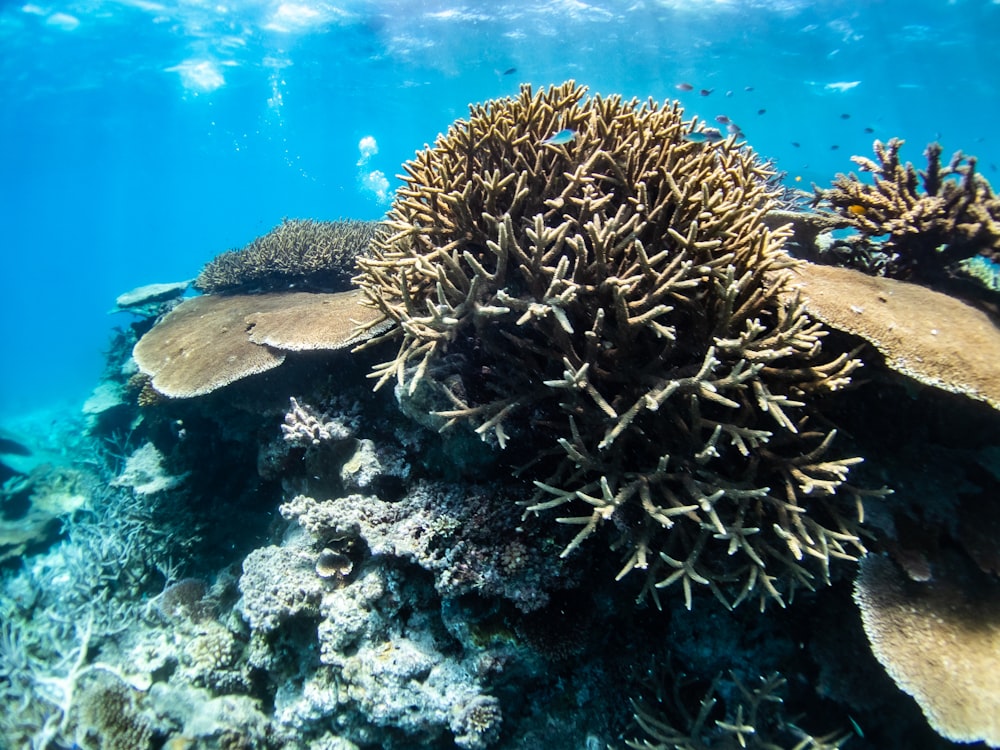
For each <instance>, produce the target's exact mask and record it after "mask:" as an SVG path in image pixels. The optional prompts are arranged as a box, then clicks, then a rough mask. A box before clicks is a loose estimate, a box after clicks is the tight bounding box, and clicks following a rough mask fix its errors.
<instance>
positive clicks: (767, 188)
mask: <svg viewBox="0 0 1000 750" xmlns="http://www.w3.org/2000/svg"><path fill="white" fill-rule="evenodd" d="M585 94H586V90H585V89H584V88H582V87H579V86H576V85H575V84H574V83H572V82H570V83H566V84H563V85H561V86H554V87H551V88H549V89H546V90H543V91H540V92H537V93H536V92H534V91H533V90H532V89H531V88H530V87H528V86H524V87H522V89H521V93H520V95H519V96H518V97H516V98H513V99H500V100H495V101H491V102H487V103H486V104H482V105H475V106H473V107H472V108H471V113H470V117H469V119H468V120H460V121H458V122H456V123H455V124H453V125H452V127H451V128H450V129H449V130H448V132H447V133H446V134H445V135H443V136H441V137H439V139H438V140H437V142H436V143H435V145H434V146H432V147H429V148H427V149H425V150H423V151H421V152H420V153H418V154H417V156H416V158H415V159H414V160H412V161H411V162H409V163H407V164H406V165H404V171H405V172H406V174H405V176H404V184H403V186H402V187H401V188H400V189H399V191H398V192H397V197H396V199H395V201H394V203H393V206H392V209H391V211H390V212H389V215H388V217H387V221H386V231H385V232H382V233H380V234H379V235H378V236H377V237H376V238H375V240H374V241H373V244H372V248H371V253H370V254H369V255H366V256H364V257H362V258H360V259H359V266H360V267H361V273H360V275H359V276H358V277H357V279H356V281H357V283H358V284H359V285H360V286H361V288H362V289H363V290H364V293H365V295H366V297H367V299H368V302H369V304H371V305H372V306H373V307H375V308H376V309H377V310H378V311H379V312H380V313H381V315H382V316H383V318H384V319H385V320H388V321H390V322H391V323H393V324H394V327H393V328H392V329H391V330H390V331H388V332H387V333H384V334H382V335H381V336H379V337H378V338H376V339H374V340H373V341H377V342H382V341H394V342H397V343H398V352H397V354H396V356H395V357H393V358H392V359H389V360H388V361H386V362H384V363H383V364H382V365H381V366H379V367H377V368H376V369H375V371H374V373H373V376H374V377H375V378H376V379H377V386H381V385H384V384H385V383H387V382H390V381H395V382H396V383H397V384H398V387H399V388H400V389H401V390H402V391H404V393H405V394H408V395H410V396H413V395H414V394H415V393H417V392H418V391H419V390H420V389H421V388H428V387H429V388H431V390H432V391H433V394H434V396H435V397H436V406H432V407H431V408H432V409H433V410H434V411H435V412H436V413H437V415H438V416H439V417H441V418H443V421H444V427H445V428H448V427H451V426H455V425H458V424H468V425H471V426H472V427H473V428H474V429H475V430H476V432H477V433H479V434H480V435H481V436H483V437H484V438H487V439H489V440H492V441H494V442H495V443H496V444H497V445H499V446H501V447H504V446H506V445H507V444H508V442H510V441H509V440H508V438H509V437H510V436H511V435H515V434H516V435H517V436H518V438H519V439H518V441H517V442H518V443H519V444H521V445H522V448H523V446H524V445H530V446H532V448H529V449H528V450H527V451H526V452H527V453H533V454H534V456H535V457H536V458H540V460H539V463H538V464H537V465H535V466H534V467H532V468H531V472H532V473H531V474H530V475H531V476H533V477H535V478H537V480H538V481H537V487H538V489H539V492H538V495H537V496H536V498H535V501H534V502H533V503H532V504H531V508H530V509H531V510H532V511H535V512H543V511H549V510H553V509H558V510H559V511H560V512H562V513H564V516H563V517H562V518H559V519H558V520H559V521H560V522H561V523H564V524H570V525H571V526H575V527H577V528H578V530H579V533H578V534H577V535H576V537H575V538H573V539H572V540H571V541H570V542H569V544H568V546H567V547H566V549H565V550H564V553H563V554H564V555H567V554H570V553H571V552H573V551H574V550H576V549H577V548H579V547H580V545H581V543H582V542H583V541H584V540H585V539H586V538H587V537H588V536H589V535H590V534H591V533H592V532H594V531H595V530H596V529H598V528H599V527H602V526H605V525H606V526H609V527H611V530H612V533H613V542H612V545H613V547H614V548H615V549H617V550H620V551H621V552H622V554H623V557H624V562H623V567H622V569H621V573H620V575H622V576H623V575H625V574H626V573H628V572H629V571H631V570H633V569H648V571H649V584H650V586H654V587H657V588H662V587H665V586H667V585H670V584H672V583H674V582H678V583H679V584H680V585H681V586H682V587H683V589H684V592H685V598H686V600H687V602H688V604H690V602H691V596H692V594H691V591H692V588H693V587H695V586H706V587H707V588H709V589H711V590H712V591H713V592H714V593H715V594H716V595H717V596H718V597H719V598H720V599H722V600H723V601H725V602H726V603H727V604H732V603H733V602H734V601H735V602H738V601H742V600H744V599H746V598H747V597H750V596H760V597H761V599H762V601H763V600H764V599H766V598H773V599H776V600H779V601H783V594H782V593H781V588H782V586H783V585H792V586H794V585H806V586H810V585H812V582H813V581H814V580H815V577H816V576H817V575H818V577H819V578H820V579H826V577H827V566H828V564H829V561H830V559H831V557H846V558H850V557H852V556H853V555H854V554H856V553H857V552H858V551H860V550H862V549H863V548H862V547H861V544H860V541H859V539H858V537H857V535H856V533H855V525H856V521H857V514H856V510H855V506H856V502H855V501H856V500H857V498H856V497H855V496H854V495H853V493H852V491H851V489H850V488H849V487H848V485H847V484H846V479H847V475H848V472H849V468H850V466H851V465H853V464H854V463H856V462H857V461H858V460H860V459H855V458H840V457H837V456H835V455H834V454H835V449H834V448H833V443H834V438H835V433H834V432H832V431H824V430H817V429H815V428H813V427H811V426H810V422H809V420H808V416H809V412H810V404H811V403H812V402H813V399H814V397H815V396H817V395H820V394H824V393H829V392H830V391H834V390H837V389H838V388H841V387H842V386H844V385H845V384H847V383H848V382H849V379H850V374H851V372H852V371H853V370H854V369H855V367H856V366H857V362H856V361H854V360H852V359H851V357H850V356H848V355H846V354H844V353H840V354H838V353H831V354H826V353H825V352H823V351H822V346H821V342H822V339H823V337H824V335H825V331H824V329H823V326H822V325H821V324H819V323H818V322H816V321H814V320H812V319H811V318H810V317H809V316H808V315H807V314H806V313H805V311H804V309H803V308H802V306H801V305H800V304H798V303H796V302H794V301H793V302H791V303H786V302H784V301H783V295H784V292H785V291H786V289H787V275H785V274H783V273H782V271H784V270H786V269H788V268H790V267H791V266H792V265H793V264H794V261H793V260H792V259H791V258H790V257H789V256H788V255H787V254H786V253H785V252H784V251H783V249H782V243H783V241H784V239H785V237H786V233H785V230H781V229H779V230H774V231H772V230H770V229H769V228H768V227H767V226H766V224H765V222H764V217H765V215H766V213H767V211H768V210H769V209H770V208H772V207H773V204H774V198H775V191H774V190H773V188H772V182H771V177H772V175H773V173H772V172H771V170H770V169H769V166H768V165H767V164H765V163H763V162H762V161H761V160H760V159H758V158H757V156H756V155H755V154H754V153H753V152H752V151H751V150H749V149H747V148H743V147H741V146H739V145H737V143H736V141H735V139H733V138H730V139H727V140H725V141H723V142H720V143H709V142H697V141H698V140H699V139H694V138H689V137H688V136H689V135H690V134H691V133H695V132H699V129H700V125H699V123H698V122H697V120H685V119H684V116H683V110H682V109H681V108H680V106H679V105H678V104H677V103H676V102H674V103H670V102H668V103H667V104H665V105H662V106H661V105H658V104H656V103H655V102H652V101H649V102H645V103H640V102H638V101H636V100H632V101H623V100H622V99H621V98H620V97H608V98H602V97H599V96H595V97H593V98H590V99H587V98H585ZM563 130H568V131H571V132H572V133H573V138H572V139H571V140H565V139H559V140H552V139H550V136H551V135H552V134H553V133H556V132H561V131H563ZM428 400H429V401H433V399H428ZM529 420H530V425H529V424H528V421H529ZM521 438H524V439H523V440H522V439H521ZM844 499H846V500H847V502H846V504H845V503H844V502H841V501H842V500H844ZM807 559H810V560H812V561H814V562H815V563H816V568H815V569H814V570H813V571H810V570H808V569H807V566H806V565H805V564H804V563H805V561H806V560H807ZM782 581H784V584H783V583H782ZM723 589H726V590H727V591H723Z"/></svg>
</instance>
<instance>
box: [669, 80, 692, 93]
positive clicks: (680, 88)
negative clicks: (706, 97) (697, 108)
mask: <svg viewBox="0 0 1000 750" xmlns="http://www.w3.org/2000/svg"><path fill="white" fill-rule="evenodd" d="M674 88H676V89H677V90H678V91H693V90H694V86H692V85H691V84H690V83H686V82H681V83H678V84H677V85H676V86H675V87H674Z"/></svg>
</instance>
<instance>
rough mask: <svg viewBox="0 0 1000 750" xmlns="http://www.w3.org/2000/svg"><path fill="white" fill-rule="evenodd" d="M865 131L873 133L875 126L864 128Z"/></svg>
mask: <svg viewBox="0 0 1000 750" xmlns="http://www.w3.org/2000/svg"><path fill="white" fill-rule="evenodd" d="M865 132H866V133H874V132H875V128H865Z"/></svg>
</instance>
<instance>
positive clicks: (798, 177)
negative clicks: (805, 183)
mask: <svg viewBox="0 0 1000 750" xmlns="http://www.w3.org/2000/svg"><path fill="white" fill-rule="evenodd" d="M795 181H796V182H802V175H800V174H797V175H795Z"/></svg>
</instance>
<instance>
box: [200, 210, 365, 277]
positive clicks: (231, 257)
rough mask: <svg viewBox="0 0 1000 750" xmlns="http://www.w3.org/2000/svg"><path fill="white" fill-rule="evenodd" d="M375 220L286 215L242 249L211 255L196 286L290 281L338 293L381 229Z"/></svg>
mask: <svg viewBox="0 0 1000 750" xmlns="http://www.w3.org/2000/svg"><path fill="white" fill-rule="evenodd" d="M378 228H379V223H378V222H374V221H313V220H311V219H285V220H284V221H282V222H281V224H279V225H278V226H276V227H275V228H274V229H272V230H271V231H270V232H268V233H267V234H265V235H263V236H261V237H258V238H257V239H255V240H253V241H252V242H250V243H249V244H248V245H246V246H245V247H243V248H240V249H239V250H229V251H227V252H225V253H222V254H221V255H218V256H216V257H215V258H214V259H213V260H211V261H210V262H209V263H208V264H206V265H205V267H204V268H203V269H202V270H201V273H199V274H198V278H197V279H195V282H194V283H195V286H196V287H198V288H199V289H201V290H202V291H205V292H232V291H278V290H281V289H287V288H289V287H291V286H294V287H296V288H306V289H310V290H314V291H330V292H340V291H345V290H347V289H349V288H350V282H351V276H352V275H353V274H354V272H355V267H354V262H355V258H357V256H358V255H359V254H360V253H363V252H365V250H366V249H367V247H368V243H369V242H371V239H372V237H374V236H375V233H376V232H377V231H378Z"/></svg>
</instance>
